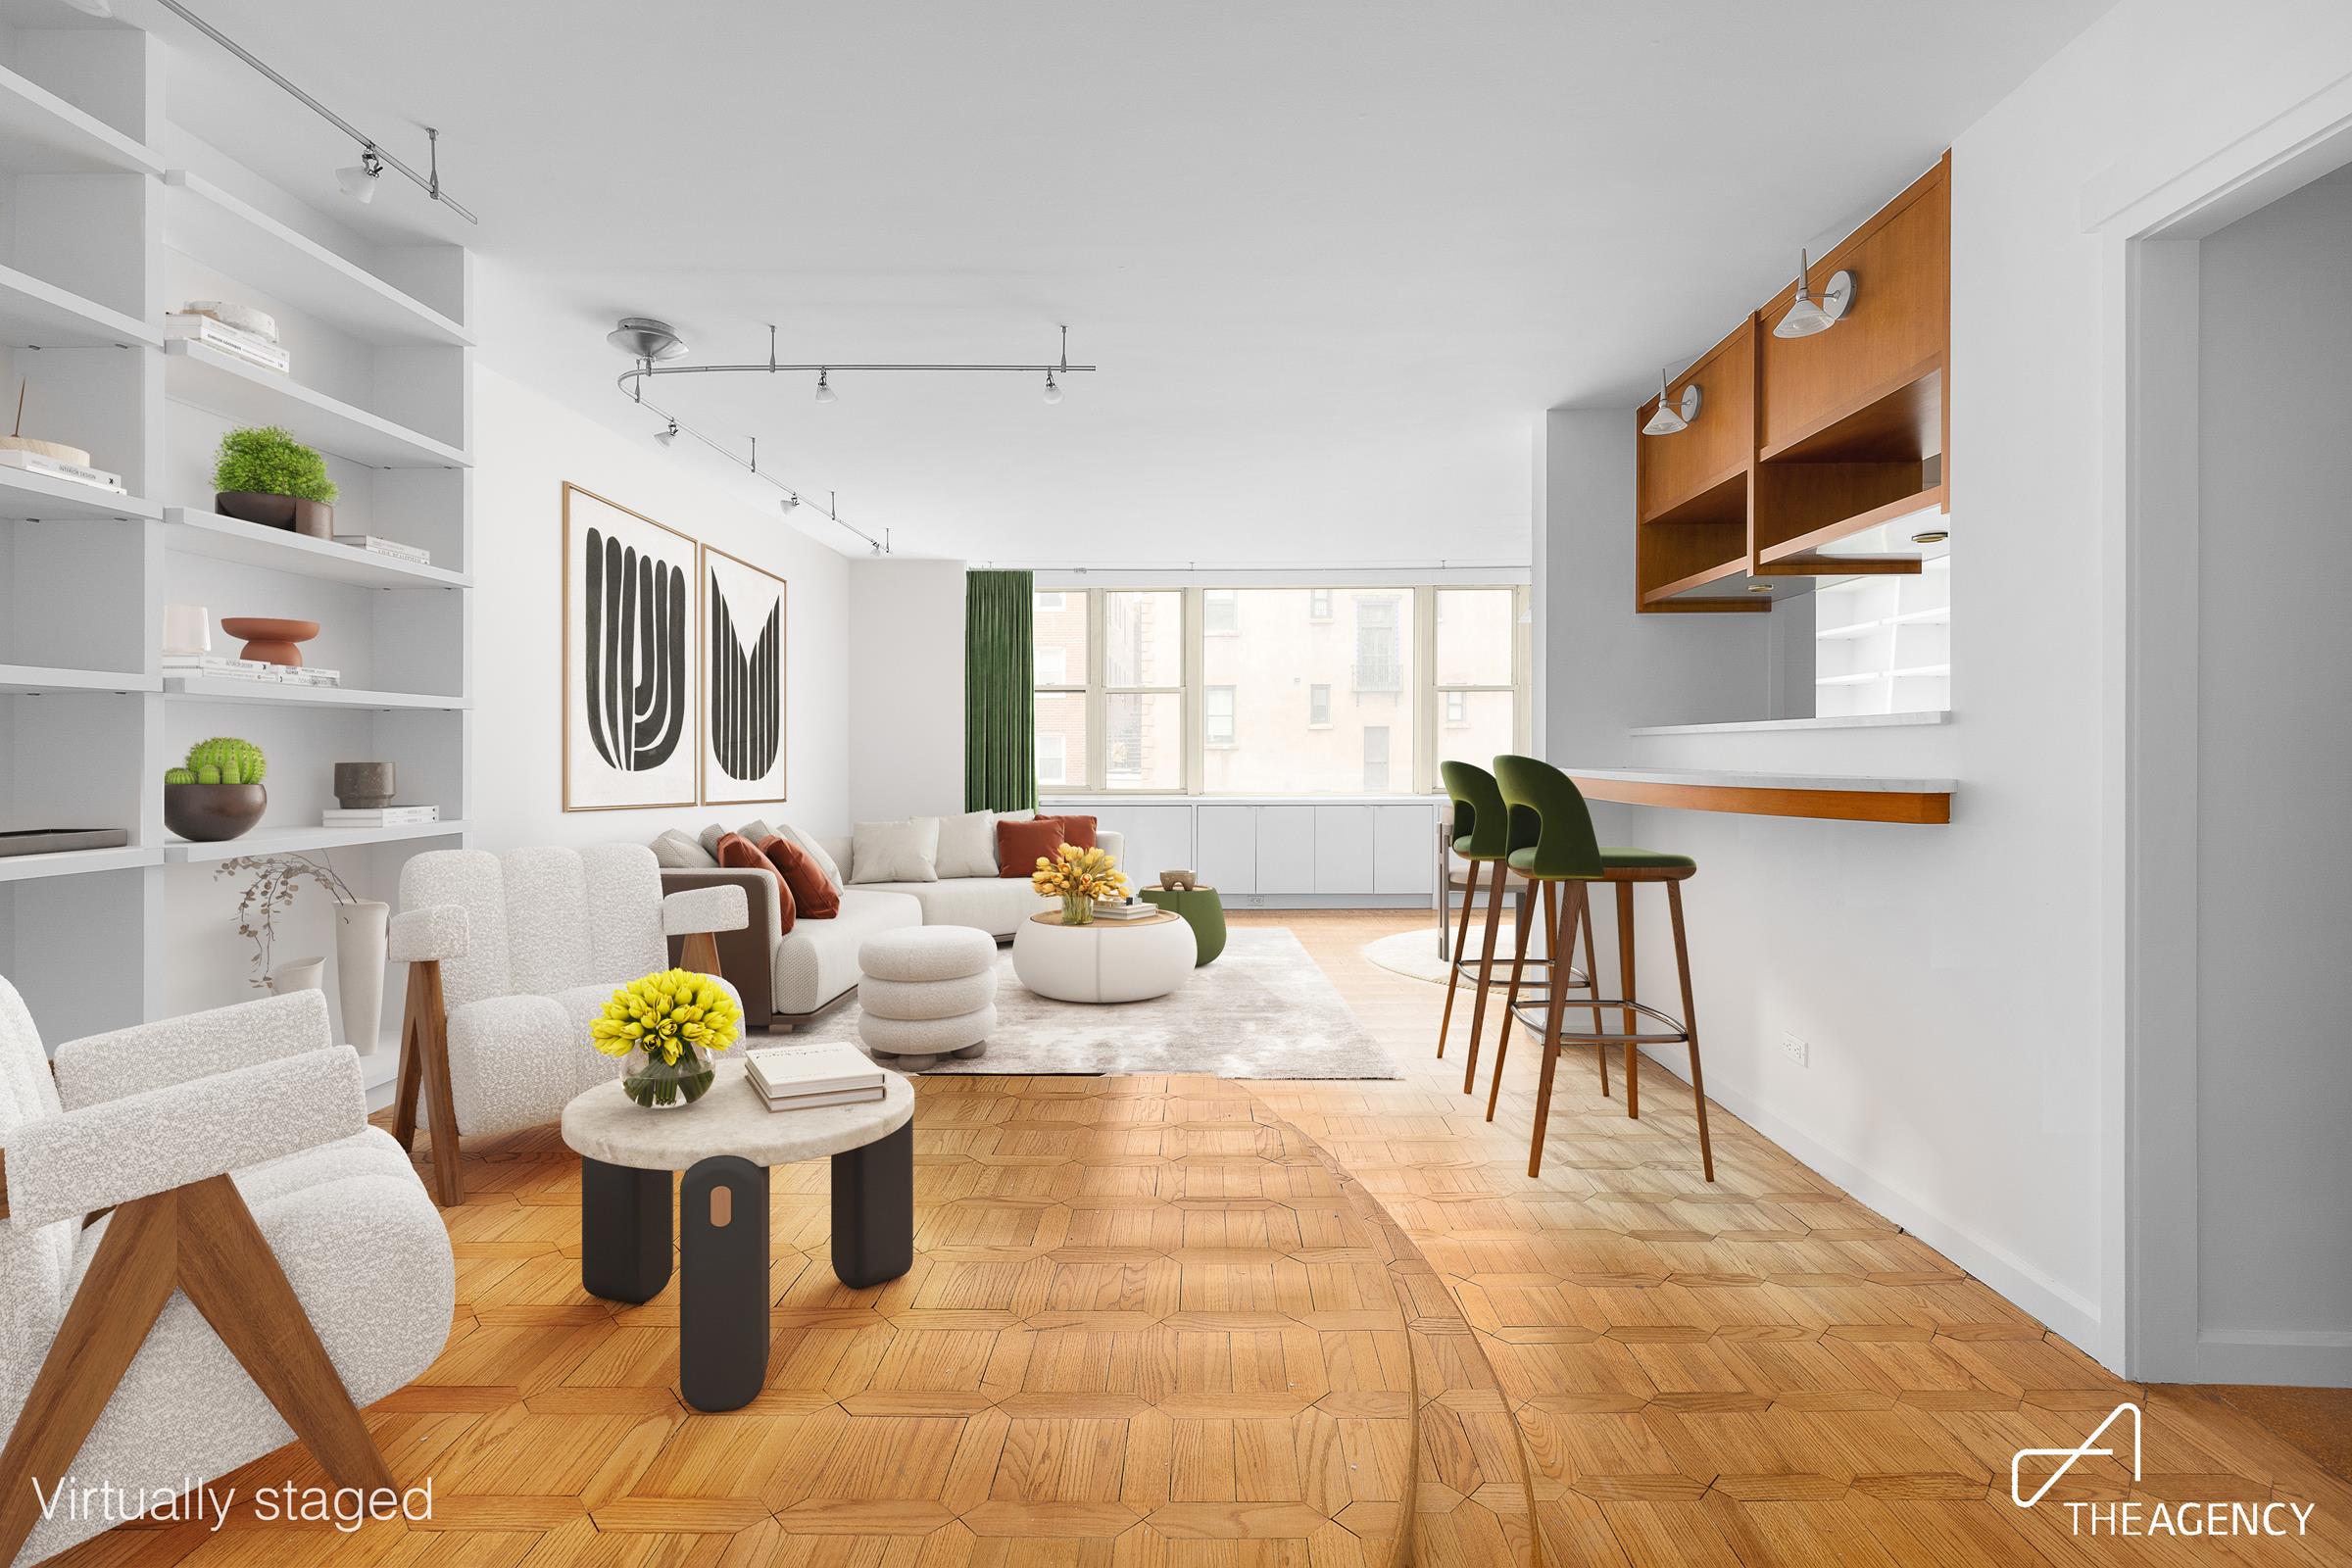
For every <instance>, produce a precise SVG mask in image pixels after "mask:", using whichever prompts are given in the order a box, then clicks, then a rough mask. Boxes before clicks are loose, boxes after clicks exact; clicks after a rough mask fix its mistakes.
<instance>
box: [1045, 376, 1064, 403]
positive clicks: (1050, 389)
mask: <svg viewBox="0 0 2352 1568" xmlns="http://www.w3.org/2000/svg"><path fill="white" fill-rule="evenodd" d="M1046 401H1047V402H1048V403H1059V402H1060V401H1061V388H1060V387H1059V386H1058V385H1056V384H1055V383H1054V372H1053V371H1052V370H1048V371H1047V372H1046Z"/></svg>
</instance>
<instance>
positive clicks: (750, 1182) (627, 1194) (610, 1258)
mask: <svg viewBox="0 0 2352 1568" xmlns="http://www.w3.org/2000/svg"><path fill="white" fill-rule="evenodd" d="M717 1073H718V1076H717V1080H716V1082H714V1083H712V1084H711V1089H710V1092H709V1093H708V1094H706V1095H704V1096H703V1098H702V1099H700V1100H698V1101H696V1102H695V1103H693V1104H691V1105H679V1106H674V1107H671V1108H669V1109H665V1110H648V1109H646V1108H645V1107H643V1106H641V1105H633V1104H631V1103H629V1101H628V1097H627V1096H625V1095H624V1094H622V1093H621V1088H620V1081H619V1080H618V1079H617V1078H616V1079H613V1081H612V1082H610V1083H602V1084H598V1085H597V1086H596V1087H595V1088H594V1089H590V1090H588V1091H586V1092H585V1093H583V1094H580V1095H578V1096H576V1097H575V1098H574V1099H573V1100H572V1102H571V1103H570V1104H568V1105H565V1106H564V1143H565V1144H567V1145H569V1146H570V1147H571V1148H572V1149H573V1150H575V1151H576V1152H578V1153H579V1156H580V1286H581V1288H582V1289H583V1290H585V1291H587V1293H588V1294H589V1295H591V1296H596V1297H602V1298H603V1299H606V1300H609V1301H629V1302H638V1301H648V1300H651V1299H654V1298H655V1297H656V1296H659V1295H660V1294H661V1293H662V1288H663V1287H664V1286H666V1285H668V1284H669V1257H670V1246H669V1243H670V1232H669V1198H670V1191H669V1178H670V1172H672V1171H684V1172H685V1173H686V1174H685V1179H684V1180H683V1181H681V1182H680V1183H679V1184H678V1221H679V1224H680V1226H681V1227H682V1228H683V1229H684V1232H685V1234H684V1236H683V1237H681V1238H680V1242H679V1247H678V1254H679V1262H678V1273H679V1282H678V1386H679V1392H680V1393H681V1394H683V1395H684V1396H685V1398H686V1402H687V1403H688V1404H691V1405H693V1406H694V1407H695V1408H696V1409H698V1410H736V1409H740V1408H742V1407H743V1406H744V1405H746V1404H749V1403H750V1402H751V1401H752V1398H753V1397H754V1396H755V1395H757V1394H758V1393H759V1392H760V1385H761V1384H762V1383H764V1382H765V1381H766V1379H767V1350H768V1327H767V1307H768V1299H767V1265H768V1256H767V1172H768V1167H770V1166H772V1165H791V1164H797V1163H798V1162H799V1161H801V1160H804V1159H815V1158H818V1157H819V1156H821V1155H828V1154H829V1155H831V1156H832V1159H833V1275H834V1277H835V1278H836V1279H838V1280H840V1281H841V1283H842V1284H844V1285H847V1286H849V1287H851V1288H852V1289H853V1290H860V1289H863V1288H864V1287H866V1286H869V1285H879V1284H881V1283H882V1282H883V1281H885V1280H895V1279H897V1278H898V1277H899V1276H900V1275H902V1274H904V1273H906V1272H907V1269H908V1268H910V1267H911V1266H913V1263H914V1087H913V1086H912V1085H911V1084H909V1083H908V1082H907V1080H906V1079H904V1078H902V1077H900V1076H899V1075H898V1074H897V1073H886V1074H885V1075H884V1079H883V1091H882V1098H881V1099H880V1100H874V1101H868V1102H866V1103H863V1104H858V1105H825V1106H820V1107H818V1108H816V1109H813V1110H769V1109H768V1108H767V1103H766V1102H764V1101H763V1100H761V1099H760V1094H759V1091H757V1090H755V1089H754V1088H753V1087H752V1086H751V1085H750V1084H748V1083H746V1082H745V1081H744V1064H743V1062H742V1060H741V1059H740V1058H738V1059H734V1060H730V1059H728V1058H727V1057H725V1056H721V1057H719V1058H718V1061H717Z"/></svg>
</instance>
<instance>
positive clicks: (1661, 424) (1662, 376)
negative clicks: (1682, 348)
mask: <svg viewBox="0 0 2352 1568" xmlns="http://www.w3.org/2000/svg"><path fill="white" fill-rule="evenodd" d="M1667 390H1668V389H1667V385H1666V372H1665V371H1664V370H1660V371H1659V372H1658V407H1657V412H1656V413H1654V414H1652V415H1651V416H1650V417H1649V422H1648V423H1646V424H1644V425H1642V434H1643V435H1681V434H1682V433H1683V432H1684V431H1685V430H1688V429H1690V428H1691V420H1692V419H1695V418H1697V417H1698V383H1697V382H1696V381H1691V382H1687V383H1685V385H1684V387H1683V395H1682V398H1681V400H1680V402H1679V403H1678V402H1676V401H1674V400H1672V399H1670V398H1669V397H1668V395H1667Z"/></svg>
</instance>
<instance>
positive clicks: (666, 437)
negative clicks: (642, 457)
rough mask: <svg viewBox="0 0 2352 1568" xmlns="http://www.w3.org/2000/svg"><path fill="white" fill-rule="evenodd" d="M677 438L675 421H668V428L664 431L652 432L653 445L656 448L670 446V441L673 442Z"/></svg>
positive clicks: (676, 422) (676, 423)
mask: <svg viewBox="0 0 2352 1568" xmlns="http://www.w3.org/2000/svg"><path fill="white" fill-rule="evenodd" d="M677 438H678V421H677V420H675V419H672V420H670V421H669V428H668V429H666V430H656V431H655V432H654V445H656V446H661V447H665V446H667V445H669V444H670V443H671V442H672V441H675V440H676V439H677Z"/></svg>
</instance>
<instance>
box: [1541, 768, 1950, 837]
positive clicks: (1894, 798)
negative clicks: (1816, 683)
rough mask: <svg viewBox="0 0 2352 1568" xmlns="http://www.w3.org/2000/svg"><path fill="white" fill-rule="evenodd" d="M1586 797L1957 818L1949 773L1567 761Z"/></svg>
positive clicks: (1708, 807) (1766, 812)
mask: <svg viewBox="0 0 2352 1568" xmlns="http://www.w3.org/2000/svg"><path fill="white" fill-rule="evenodd" d="M1562 771H1564V772H1566V773H1567V775H1568V776H1569V777H1570V778H1572V779H1574V780H1576V787H1577V788H1578V789H1579V790H1581V791H1582V792H1583V793H1584V795H1585V797H1586V799H1588V800H1594V801H1621V802H1624V803H1626V804H1627V805H1630V806H1662V807H1668V808H1673V809H1680V810H1686V811H1730V812H1734V813H1737V814H1739V815H1742V816H1811V817H1822V818H1826V819H1827V820H1830V821H1833V822H1905V823H1911V824H1914V825H1927V826H1935V825H1939V824H1942V823H1946V822H1949V821H1950V820H1951V819H1952V789H1953V786H1952V781H1951V780H1949V779H1875V778H1838V777H1825V776H1814V775H1807V774H1789V775H1782V774H1764V773H1700V772H1662V771H1659V772H1653V771H1634V770H1621V769H1609V768H1602V769H1591V770H1588V769H1581V768H1575V767H1570V768H1564V769H1563V770H1562Z"/></svg>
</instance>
